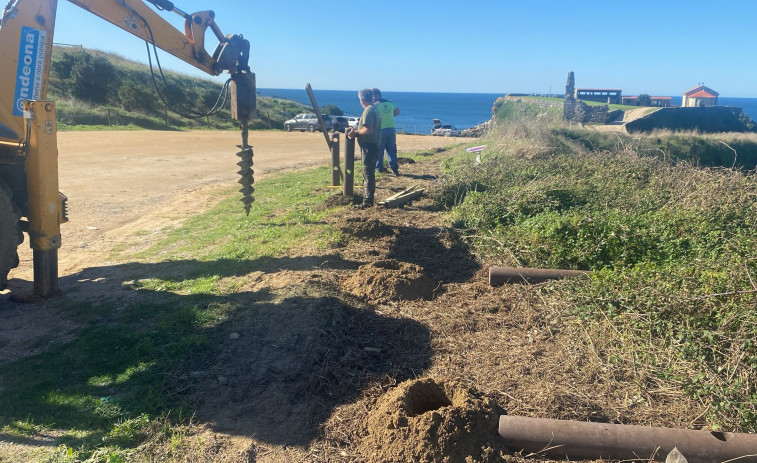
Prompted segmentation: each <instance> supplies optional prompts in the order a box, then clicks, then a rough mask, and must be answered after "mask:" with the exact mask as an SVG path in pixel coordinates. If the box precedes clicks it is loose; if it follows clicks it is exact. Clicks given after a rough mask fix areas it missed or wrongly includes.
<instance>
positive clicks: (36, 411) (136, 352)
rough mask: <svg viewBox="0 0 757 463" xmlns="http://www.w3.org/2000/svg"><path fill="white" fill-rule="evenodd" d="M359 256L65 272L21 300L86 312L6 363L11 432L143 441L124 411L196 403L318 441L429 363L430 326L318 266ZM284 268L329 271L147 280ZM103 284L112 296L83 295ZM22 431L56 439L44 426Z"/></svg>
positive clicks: (217, 421) (291, 440)
mask: <svg viewBox="0 0 757 463" xmlns="http://www.w3.org/2000/svg"><path fill="white" fill-rule="evenodd" d="M358 265H359V264H358V263H356V262H351V261H346V260H342V259H341V258H339V257H338V256H336V255H334V256H317V257H314V256H304V257H295V258H262V259H257V260H254V261H237V260H231V259H229V260H219V261H211V262H199V261H194V260H187V261H174V262H164V263H156V264H138V263H130V264H123V265H114V266H105V267H98V268H91V269H86V270H84V271H82V272H80V273H77V274H73V275H70V276H66V277H64V278H62V279H61V288H62V289H63V290H64V296H63V297H62V298H60V299H58V300H56V301H47V302H45V303H43V304H38V305H25V306H19V307H14V308H11V309H10V310H11V311H16V310H19V311H21V310H23V311H27V312H28V313H29V317H30V318H29V322H30V323H51V322H52V321H51V320H34V318H33V317H34V312H35V307H36V306H43V305H50V304H52V305H56V306H57V307H58V308H59V310H58V312H57V314H58V315H59V316H60V317H62V318H66V317H68V318H71V317H74V318H75V317H79V319H80V320H81V327H80V329H79V331H78V332H76V333H75V334H74V335H72V336H71V337H70V340H67V342H61V343H54V344H51V345H50V346H48V347H47V348H46V349H44V350H43V351H42V352H41V353H38V354H36V355H31V356H27V357H24V358H20V359H18V360H16V361H13V362H10V363H6V364H4V365H0V387H1V388H2V389H0V390H1V391H2V394H0V425H4V426H6V430H9V432H8V433H7V434H15V433H14V432H10V430H11V429H13V423H16V422H23V423H27V424H29V423H31V424H33V425H35V426H41V427H42V429H50V428H55V429H71V430H77V431H78V432H77V434H76V435H78V436H84V437H71V436H73V435H74V434H73V433H71V434H68V435H67V437H65V438H63V439H62V440H60V441H59V442H58V443H60V442H62V443H65V444H66V445H68V446H70V447H74V448H79V447H82V446H83V447H84V448H89V449H93V448H97V447H98V446H102V445H103V443H105V444H108V443H111V444H116V443H117V444H118V445H124V446H128V445H136V444H137V443H138V441H139V440H140V434H139V433H138V432H137V433H136V434H135V435H133V436H132V435H127V436H123V435H121V434H122V433H121V434H119V433H115V435H114V432H115V431H114V430H116V429H117V428H118V427H117V425H118V424H119V423H123V422H124V421H125V420H129V419H133V418H137V417H139V416H140V415H143V414H147V415H148V416H150V417H157V416H160V415H161V414H168V416H169V417H170V418H172V419H175V420H178V421H181V420H182V419H186V418H187V417H189V416H192V415H194V422H196V423H197V422H205V423H209V424H210V425H211V426H213V427H214V428H216V429H218V430H222V431H224V432H228V433H233V434H240V435H255V436H257V437H258V438H260V439H264V440H266V441H268V442H270V443H272V444H276V445H305V444H307V442H308V441H310V440H311V439H313V438H315V437H316V436H317V434H318V430H319V426H320V425H321V424H323V423H324V422H325V420H326V419H327V418H328V417H329V416H330V415H331V413H332V411H333V409H334V408H335V407H337V406H339V405H342V404H347V403H351V402H353V401H354V400H356V399H358V398H359V397H361V396H362V394H363V393H364V391H365V390H366V388H369V387H373V386H375V385H376V384H377V383H382V382H394V381H402V380H404V379H407V378H411V377H414V376H416V375H418V374H422V372H423V371H424V370H425V369H426V368H427V367H428V365H429V362H430V357H431V352H432V351H431V347H430V333H429V332H428V330H427V328H426V327H425V326H423V325H421V324H419V323H417V322H415V321H413V320H410V319H404V318H393V317H387V316H385V315H382V314H381V313H379V312H376V311H375V310H374V309H373V308H372V307H370V306H367V305H365V304H363V303H361V302H360V301H357V300H354V299H351V298H349V297H345V296H343V295H342V294H341V293H339V291H338V290H337V289H336V288H332V287H331V286H330V285H329V284H328V283H327V282H324V281H322V280H321V279H319V275H318V274H317V270H318V269H319V268H323V269H325V268H332V269H333V268H339V269H354V268H357V266H358ZM282 269H286V270H292V271H304V270H316V272H315V276H313V273H312V272H311V273H309V274H308V275H309V276H308V277H305V275H303V277H302V278H301V279H299V281H297V279H295V280H293V281H291V282H290V283H291V284H288V283H287V282H284V284H282V285H277V286H275V287H276V288H278V289H271V288H270V287H268V286H265V285H264V284H262V283H261V284H257V286H256V285H255V284H254V283H253V282H249V284H243V286H242V289H240V290H239V292H233V293H229V294H218V293H219V292H220V291H213V292H212V293H211V292H208V293H199V294H180V292H181V290H178V291H173V292H172V291H168V290H161V289H156V287H151V288H149V289H148V288H147V287H140V286H139V285H135V284H134V280H138V281H141V280H142V279H145V278H150V279H154V280H157V281H162V282H182V281H185V280H189V279H192V278H202V277H228V276H238V277H244V276H245V275H248V274H251V273H252V272H264V273H271V274H273V273H275V272H278V271H279V270H282ZM290 278H291V277H290ZM295 278H297V277H296V275H295ZM242 280H243V281H244V278H242ZM77 288H78V291H75V289H77ZM185 292H186V291H185ZM92 294H99V295H101V300H99V301H97V302H93V301H91V300H89V301H84V299H85V296H91V295H92ZM82 314H84V315H82ZM82 317H84V319H82ZM3 437H6V436H3ZM8 440H14V438H13V437H12V436H8ZM16 440H18V441H23V442H26V441H35V442H37V441H39V442H40V445H49V444H42V442H44V439H42V437H41V436H40V435H37V434H35V433H33V432H31V433H26V435H24V437H20V438H18V439H16Z"/></svg>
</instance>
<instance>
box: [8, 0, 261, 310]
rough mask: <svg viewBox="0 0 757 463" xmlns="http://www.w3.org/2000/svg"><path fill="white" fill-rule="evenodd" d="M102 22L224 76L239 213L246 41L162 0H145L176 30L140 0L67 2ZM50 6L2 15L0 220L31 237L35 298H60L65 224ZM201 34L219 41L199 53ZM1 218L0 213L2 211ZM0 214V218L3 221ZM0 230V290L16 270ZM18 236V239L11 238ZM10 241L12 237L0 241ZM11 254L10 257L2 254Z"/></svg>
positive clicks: (36, 2)
mask: <svg viewBox="0 0 757 463" xmlns="http://www.w3.org/2000/svg"><path fill="white" fill-rule="evenodd" d="M68 1H70V2H71V3H73V4H75V5H77V6H79V7H81V8H83V9H84V10H86V11H88V12H90V13H92V14H93V15H96V16H98V17H100V18H102V19H103V20H105V21H107V22H110V23H111V24H113V25H115V26H117V27H119V28H121V29H123V30H125V31H127V32H129V33H130V34H132V35H134V36H136V37H138V38H140V39H142V40H145V41H146V42H147V43H148V44H151V45H154V46H156V47H158V48H161V49H162V50H164V51H166V52H168V53H170V54H172V55H174V56H176V57H177V58H179V59H181V60H183V61H185V62H187V63H189V64H191V65H193V66H195V67H196V68H198V69H200V70H202V71H204V72H206V73H208V74H210V75H219V74H221V73H222V72H224V71H228V72H229V74H230V79H231V84H230V86H229V91H230V96H231V113H232V117H233V118H235V119H238V120H239V121H240V125H241V129H242V144H241V145H240V148H241V149H242V151H240V152H238V153H237V155H238V156H240V157H241V158H242V160H241V161H240V162H239V163H238V165H239V166H240V167H241V170H240V171H239V174H240V175H241V180H240V181H239V182H240V183H241V184H242V189H241V190H240V191H242V193H243V197H242V202H243V203H244V206H245V210H246V211H247V213H249V209H250V204H251V203H252V201H253V199H252V191H253V190H254V189H253V188H252V182H253V179H252V169H251V166H252V147H251V146H249V144H248V141H247V138H248V134H247V125H248V122H249V120H250V119H252V118H253V117H254V116H255V114H256V107H255V106H256V105H255V95H256V92H255V75H254V74H253V73H251V72H250V68H249V64H248V61H249V48H250V46H249V42H248V41H247V40H245V39H244V37H243V36H241V35H228V36H224V35H223V34H222V33H221V30H220V28H219V27H218V26H217V25H216V23H215V14H214V13H213V12H212V11H201V12H198V13H192V14H188V13H185V12H183V11H181V10H179V9H178V8H176V6H175V5H174V4H173V3H172V2H170V1H168V0H147V2H149V3H151V4H152V5H153V6H154V7H155V8H157V9H159V10H166V11H172V12H174V13H176V14H179V15H181V16H182V17H183V18H184V31H179V30H178V29H176V28H175V27H174V26H173V25H171V24H170V23H169V22H167V21H166V20H165V19H163V17H161V16H160V15H159V14H158V13H157V12H156V11H154V9H153V7H150V6H148V5H147V4H146V3H145V2H144V1H142V0H68ZM57 6H58V0H11V1H9V2H8V3H7V4H6V6H5V8H4V9H3V12H2V17H0V62H2V63H3V65H2V67H1V68H0V205H3V204H7V206H5V207H4V208H2V209H0V222H2V221H6V222H11V221H15V220H16V218H17V217H18V216H19V215H20V216H22V217H26V220H25V221H24V220H20V221H19V222H18V228H19V229H23V230H24V231H26V232H27V233H28V235H29V242H30V246H31V247H32V249H33V251H34V293H35V295H36V296H40V297H46V296H49V295H51V294H53V293H55V292H57V291H58V266H57V250H58V249H59V248H60V246H61V236H60V224H61V223H63V222H66V221H67V220H68V219H67V217H66V215H67V214H66V198H65V196H63V195H62V194H61V193H60V192H58V164H57V157H58V150H57V135H56V134H57V124H56V115H55V102H53V101H49V100H47V90H48V84H49V76H50V65H51V54H52V46H53V35H54V31H55V19H56V12H57ZM208 29H209V30H210V31H211V32H212V33H213V35H215V37H216V38H217V39H218V42H219V43H218V46H217V47H216V48H215V50H214V51H213V53H212V54H211V53H208V52H207V51H206V49H205V36H206V33H207V31H208ZM4 211H5V212H4ZM3 214H5V215H6V216H7V217H6V216H3ZM4 230H5V229H0V232H2V233H3V235H0V290H1V289H3V288H4V284H5V282H6V277H7V273H8V271H9V270H10V268H12V267H14V266H15V265H17V264H18V256H17V253H16V251H15V246H16V245H17V243H16V239H17V238H16V235H17V233H16V232H15V229H13V227H10V228H8V230H9V231H4ZM18 234H19V235H20V232H19V233H18ZM5 235H13V236H5ZM11 249H12V252H10V250H11Z"/></svg>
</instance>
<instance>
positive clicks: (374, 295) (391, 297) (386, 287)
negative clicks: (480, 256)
mask: <svg viewBox="0 0 757 463" xmlns="http://www.w3.org/2000/svg"><path fill="white" fill-rule="evenodd" d="M437 286H438V285H437V284H436V282H434V281H433V280H431V279H430V278H428V277H427V276H426V275H424V272H423V268H422V267H421V266H419V265H415V264H409V263H407V262H400V261H397V260H394V259H386V260H378V261H376V262H371V263H370V264H366V265H363V266H361V267H360V268H359V269H358V270H357V272H355V274H354V275H352V277H350V278H349V279H348V280H346V281H345V282H344V283H343V288H344V290H346V291H347V292H350V293H352V294H354V295H355V296H358V297H361V298H364V299H367V300H370V301H373V302H390V301H396V300H405V301H414V300H418V299H426V300H429V299H431V297H432V296H433V295H434V290H435V289H436V287H437Z"/></svg>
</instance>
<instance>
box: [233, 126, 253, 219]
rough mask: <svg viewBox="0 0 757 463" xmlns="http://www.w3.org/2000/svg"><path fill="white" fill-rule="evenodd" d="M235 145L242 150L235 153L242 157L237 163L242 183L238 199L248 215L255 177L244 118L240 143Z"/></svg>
mask: <svg viewBox="0 0 757 463" xmlns="http://www.w3.org/2000/svg"><path fill="white" fill-rule="evenodd" d="M237 146H238V147H239V148H240V149H241V150H242V151H240V152H238V153H237V156H239V157H240V158H242V159H241V160H240V161H239V162H238V163H237V165H238V166H239V171H237V173H238V174H239V176H240V178H239V183H240V184H241V185H242V188H240V189H239V192H240V193H242V197H241V198H240V199H239V200H240V201H242V204H244V212H245V214H247V215H250V207H251V206H252V203H253V202H254V201H255V198H253V197H252V193H254V192H255V188H254V187H253V186H252V184H253V183H255V178H254V177H253V175H254V174H255V172H254V171H253V170H252V156H253V153H252V146H250V145H249V143H248V142H247V121H246V120H244V121H242V144H241V145H237Z"/></svg>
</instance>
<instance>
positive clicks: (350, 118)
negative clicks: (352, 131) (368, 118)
mask: <svg viewBox="0 0 757 463" xmlns="http://www.w3.org/2000/svg"><path fill="white" fill-rule="evenodd" d="M359 122H360V118H359V117H355V116H347V123H348V124H350V127H355V128H357V125H358V123H359Z"/></svg>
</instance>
